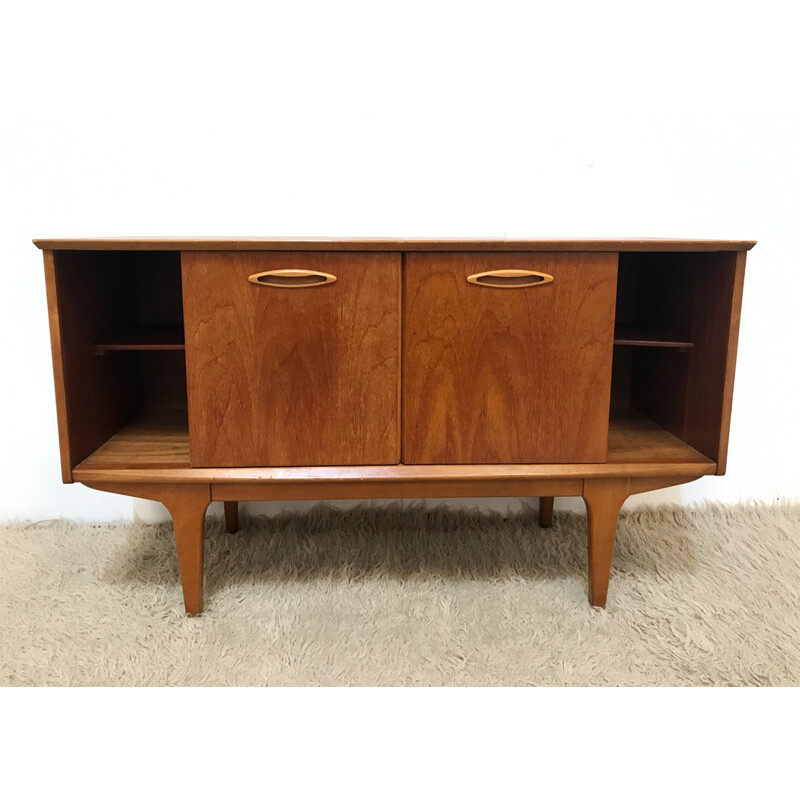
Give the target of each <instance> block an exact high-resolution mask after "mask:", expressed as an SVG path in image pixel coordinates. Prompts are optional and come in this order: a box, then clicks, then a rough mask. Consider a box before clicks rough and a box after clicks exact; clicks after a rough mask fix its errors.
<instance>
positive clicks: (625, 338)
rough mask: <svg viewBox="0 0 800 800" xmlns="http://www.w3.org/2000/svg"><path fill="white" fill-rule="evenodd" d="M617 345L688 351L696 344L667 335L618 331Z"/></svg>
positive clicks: (615, 342)
mask: <svg viewBox="0 0 800 800" xmlns="http://www.w3.org/2000/svg"><path fill="white" fill-rule="evenodd" d="M614 344H615V345H628V346H631V347H675V348H678V349H680V350H688V349H689V348H690V347H694V342H688V341H685V340H683V339H678V338H677V337H674V336H670V335H669V334H666V333H650V332H648V331H636V330H618V331H615V332H614Z"/></svg>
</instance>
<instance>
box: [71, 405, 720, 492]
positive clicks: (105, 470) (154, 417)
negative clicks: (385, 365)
mask: <svg viewBox="0 0 800 800" xmlns="http://www.w3.org/2000/svg"><path fill="white" fill-rule="evenodd" d="M715 467H716V465H715V464H714V462H713V461H711V460H710V459H708V458H706V457H705V456H703V455H701V454H700V453H698V452H697V451H696V450H695V449H693V448H692V447H690V446H689V445H688V444H686V443H685V442H683V441H681V440H680V439H679V438H678V437H677V436H673V435H672V434H671V433H669V432H668V431H666V430H664V429H663V428H662V427H660V426H659V425H656V423H654V422H652V421H651V420H649V419H647V418H646V417H643V416H642V415H641V414H639V413H637V412H635V411H633V410H631V409H628V408H623V409H614V410H613V411H612V414H611V420H610V423H609V434H608V457H607V460H606V462H605V463H603V464H453V465H429V464H421V465H415V464H408V465H407V464H390V465H386V466H363V467H269V468H267V467H264V468H260V467H252V468H237V469H229V468H222V467H221V468H209V469H191V468H190V466H189V430H188V423H187V414H186V411H185V410H179V411H160V412H150V413H147V414H144V415H142V416H141V417H139V418H137V419H136V420H134V421H133V422H131V423H130V424H129V425H127V426H125V427H124V428H122V430H120V431H119V432H118V433H117V434H115V435H114V436H112V437H111V438H110V439H109V440H108V441H107V442H106V443H105V444H104V445H102V446H101V447H100V448H98V449H97V450H96V451H95V452H94V453H92V455H90V456H89V457H88V458H87V459H86V460H85V461H83V462H82V463H81V464H80V465H78V466H77V467H76V468H75V470H74V472H73V478H74V479H75V480H76V481H102V480H108V481H113V480H122V481H140V482H141V481H143V480H150V479H152V480H161V479H169V478H170V477H171V475H173V476H175V477H176V478H177V479H178V480H181V481H188V482H191V481H198V482H204V481H207V482H209V483H225V482H234V481H237V480H238V481H264V480H269V481H274V482H283V483H286V482H295V481H297V482H301V483H308V482H332V483H339V484H341V483H361V482H365V481H366V482H369V481H375V482H382V483H383V482H388V483H392V482H409V481H451V482H455V481H471V482H476V483H477V484H478V485H479V483H478V482H480V481H482V480H495V479H497V480H505V479H517V480H527V479H536V478H549V477H553V478H582V477H600V476H610V475H622V476H624V475H630V476H637V475H648V474H650V475H661V474H668V475H687V476H693V477H698V476H700V475H709V474H712V473H713V472H714V470H715ZM168 473H170V474H168ZM177 473H179V474H177ZM332 496H334V495H332ZM376 496H379V495H376ZM387 496H388V495H387Z"/></svg>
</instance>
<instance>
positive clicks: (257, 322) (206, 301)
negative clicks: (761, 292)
mask: <svg viewBox="0 0 800 800" xmlns="http://www.w3.org/2000/svg"><path fill="white" fill-rule="evenodd" d="M282 269H303V270H313V271H318V272H323V273H327V274H332V275H335V276H336V282H335V283H327V284H320V285H310V286H306V287H303V288H299V289H296V288H286V287H274V286H262V285H258V284H255V283H253V282H251V281H250V280H249V277H250V276H251V275H254V274H257V273H261V272H266V271H270V270H282ZM182 272H183V305H184V319H185V324H186V372H187V382H188V399H189V441H190V449H191V463H192V466H193V467H253V466H272V465H283V466H304V465H310V466H313V465H331V464H342V465H346V464H396V463H397V462H398V461H399V460H400V411H399V408H400V256H399V255H396V254H393V253H185V254H184V255H183V259H182Z"/></svg>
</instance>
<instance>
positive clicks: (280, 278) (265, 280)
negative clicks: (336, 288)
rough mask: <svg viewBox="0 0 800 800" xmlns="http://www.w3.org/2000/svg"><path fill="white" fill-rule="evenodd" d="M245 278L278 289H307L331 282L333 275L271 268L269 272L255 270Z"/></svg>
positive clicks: (309, 270) (313, 271) (312, 271)
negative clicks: (253, 273)
mask: <svg viewBox="0 0 800 800" xmlns="http://www.w3.org/2000/svg"><path fill="white" fill-rule="evenodd" d="M247 280H249V281H250V283H256V284H258V285H259V286H274V287H277V288H280V289H308V288H310V287H312V286H324V285H325V284H326V283H333V282H334V281H335V280H336V276H335V275H331V274H330V273H329V272H317V271H316V270H313V269H271V270H270V271H269V272H256V273H255V275H251V276H250V277H249V278H248V279H247Z"/></svg>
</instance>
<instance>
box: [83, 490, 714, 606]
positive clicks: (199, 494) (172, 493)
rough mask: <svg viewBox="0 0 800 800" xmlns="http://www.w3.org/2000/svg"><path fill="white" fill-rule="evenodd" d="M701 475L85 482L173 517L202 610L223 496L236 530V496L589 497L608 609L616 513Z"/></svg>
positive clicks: (188, 594) (597, 598) (594, 589)
mask: <svg viewBox="0 0 800 800" xmlns="http://www.w3.org/2000/svg"><path fill="white" fill-rule="evenodd" d="M698 477H700V475H694V476H687V475H662V476H657V475H655V476H648V477H641V478H631V477H629V476H616V477H593V478H574V479H567V480H565V479H560V478H553V479H541V480H533V481H531V480H519V479H510V480H505V481H502V480H489V481H480V482H478V481H463V480H462V481H448V480H440V481H435V482H425V483H423V484H418V483H417V482H413V481H412V482H404V481H393V482H389V483H387V482H368V481H364V482H352V481H349V482H336V481H331V482H319V483H313V484H304V485H297V484H292V483H271V482H253V481H248V482H244V483H235V482H229V483H219V484H214V483H197V482H196V483H161V482H153V483H144V482H137V483H128V482H115V481H96V480H93V481H84V485H86V486H88V487H89V488H91V489H98V490H100V491H104V492H113V493H116V494H123V495H128V496H130V497H140V498H143V499H146V500H157V501H159V502H161V503H163V504H164V505H165V506H166V508H167V510H168V511H169V513H170V516H171V517H172V522H173V526H174V528H175V542H176V546H177V550H178V563H179V566H180V572H181V583H182V585H183V599H184V606H185V609H186V614H187V615H188V616H190V617H193V616H197V615H198V614H200V613H201V611H202V610H203V535H204V528H205V524H204V523H205V514H206V509H207V508H208V505H209V503H211V502H212V501H213V500H222V501H223V502H224V505H225V523H226V530H227V531H228V532H229V533H233V532H235V531H236V530H237V529H238V522H239V520H238V517H239V514H238V501H241V500H298V499H304V500H318V499H341V500H344V499H354V498H361V497H363V498H405V497H414V498H417V497H427V498H435V497H489V496H496V497H536V496H538V497H539V498H540V512H539V522H540V525H541V526H542V527H549V525H550V524H551V523H552V513H553V512H552V507H553V499H554V498H555V497H570V496H571V497H583V500H584V503H585V504H586V511H587V533H588V548H589V578H588V583H589V602H590V603H591V605H593V606H595V607H597V608H605V606H606V599H607V596H608V584H609V578H610V575H611V561H612V556H613V552H614V539H615V536H616V529H617V519H618V516H619V511H620V509H621V508H622V505H623V503H624V502H625V500H627V499H628V497H629V496H630V495H632V494H637V493H639V492H647V491H652V490H654V489H663V488H666V487H667V486H676V485H678V484H681V483H688V482H689V481H692V480H695V479H696V478H698Z"/></svg>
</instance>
